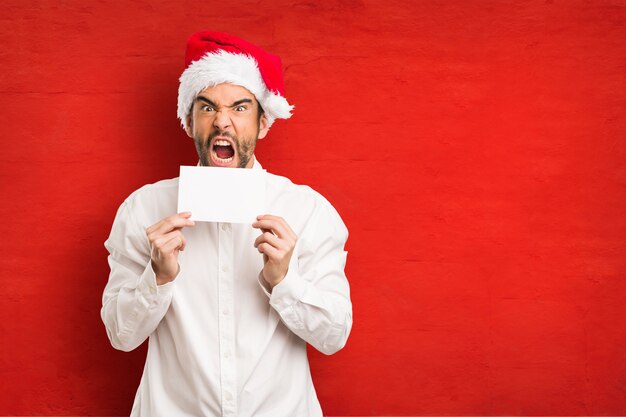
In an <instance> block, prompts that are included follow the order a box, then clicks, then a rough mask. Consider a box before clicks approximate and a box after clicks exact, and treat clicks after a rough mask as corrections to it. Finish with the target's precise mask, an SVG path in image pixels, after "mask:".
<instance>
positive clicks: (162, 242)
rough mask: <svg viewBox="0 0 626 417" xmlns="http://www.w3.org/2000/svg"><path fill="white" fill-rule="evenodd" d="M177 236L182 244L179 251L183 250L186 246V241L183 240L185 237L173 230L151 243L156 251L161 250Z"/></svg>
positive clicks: (178, 231)
mask: <svg viewBox="0 0 626 417" xmlns="http://www.w3.org/2000/svg"><path fill="white" fill-rule="evenodd" d="M176 236H178V238H179V239H180V241H181V242H182V247H181V249H180V250H185V246H186V244H187V240H186V239H185V236H183V234H182V232H181V231H180V230H174V231H172V232H169V233H166V234H164V235H161V236H159V237H158V238H156V239H155V240H154V242H153V246H155V247H156V248H157V249H159V250H161V248H162V247H163V246H164V245H165V244H166V243H167V242H169V241H170V240H172V238H174V237H176Z"/></svg>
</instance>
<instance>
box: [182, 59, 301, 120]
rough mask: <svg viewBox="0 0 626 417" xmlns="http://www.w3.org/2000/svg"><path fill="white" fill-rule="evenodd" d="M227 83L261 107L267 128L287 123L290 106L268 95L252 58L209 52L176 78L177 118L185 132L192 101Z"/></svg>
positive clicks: (285, 101)
mask: <svg viewBox="0 0 626 417" xmlns="http://www.w3.org/2000/svg"><path fill="white" fill-rule="evenodd" d="M221 83H231V84H235V85H240V86H242V87H245V88H247V89H248V90H249V91H250V92H251V93H252V94H254V96H255V97H256V99H257V101H258V102H259V103H260V104H261V107H263V110H264V111H265V114H266V116H267V122H268V125H269V126H271V125H272V124H273V123H274V120H275V119H288V118H290V117H291V110H293V108H294V106H292V105H290V104H289V103H288V102H287V100H286V99H285V98H284V97H282V96H280V95H279V94H277V93H275V92H272V91H269V90H268V89H267V87H266V86H265V83H264V82H263V78H262V77H261V72H260V71H259V67H258V65H257V62H256V60H255V59H254V58H252V57H250V56H249V55H245V54H235V53H231V52H227V51H218V52H209V53H207V54H206V55H204V56H203V57H202V58H200V59H199V60H197V61H194V62H192V63H191V64H190V65H189V66H188V67H187V69H186V70H185V71H184V72H183V74H182V75H181V76H180V86H179V88H178V118H179V119H180V122H181V124H182V126H183V127H184V128H187V127H188V126H187V116H188V115H189V112H190V111H191V106H192V105H193V101H194V100H195V99H196V97H197V96H198V94H199V93H200V92H201V91H202V90H204V89H205V88H207V87H212V86H214V85H217V84H221Z"/></svg>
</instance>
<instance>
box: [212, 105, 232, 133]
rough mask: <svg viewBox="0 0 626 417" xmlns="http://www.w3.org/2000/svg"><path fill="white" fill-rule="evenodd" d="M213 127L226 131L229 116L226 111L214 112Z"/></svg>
mask: <svg viewBox="0 0 626 417" xmlns="http://www.w3.org/2000/svg"><path fill="white" fill-rule="evenodd" d="M213 127H215V128H216V129H219V130H226V129H228V128H229V127H230V116H229V115H228V109H225V110H218V111H216V112H215V119H214V120H213Z"/></svg>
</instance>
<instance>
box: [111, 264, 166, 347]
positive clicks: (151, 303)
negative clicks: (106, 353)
mask: <svg viewBox="0 0 626 417" xmlns="http://www.w3.org/2000/svg"><path fill="white" fill-rule="evenodd" d="M110 263H111V264H112V267H111V276H110V278H109V283H108V284H107V287H106V288H105V290H104V295H103V302H102V310H101V316H102V321H103V322H104V325H105V327H106V331H107V335H108V337H109V340H110V341H111V345H112V346H113V347H114V348H116V349H119V350H123V351H130V350H133V349H135V348H136V347H137V346H139V345H141V343H143V341H144V340H146V338H147V337H148V336H150V334H151V333H152V332H154V330H155V329H156V327H157V326H158V324H159V323H160V321H161V320H162V319H163V317H164V316H165V313H166V312H167V310H168V308H169V305H170V303H171V300H172V288H173V285H174V283H173V282H170V283H167V284H164V285H160V286H158V285H157V284H156V278H155V275H154V271H153V270H152V266H151V264H150V262H148V265H147V266H146V268H145V270H144V271H143V273H141V275H139V276H137V275H135V274H133V273H132V272H131V271H130V270H129V269H128V268H124V267H123V266H121V265H117V266H114V265H115V261H112V260H110Z"/></svg>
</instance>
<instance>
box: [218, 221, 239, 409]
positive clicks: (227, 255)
mask: <svg viewBox="0 0 626 417" xmlns="http://www.w3.org/2000/svg"><path fill="white" fill-rule="evenodd" d="M231 229H232V227H231V225H230V224H228V223H221V224H220V227H219V258H218V259H219V261H218V262H219V265H218V268H219V269H218V292H219V294H218V304H219V305H218V311H219V312H220V313H221V314H219V348H220V379H221V389H222V393H221V394H222V415H223V416H224V417H231V416H233V417H234V416H236V415H237V398H236V392H237V380H236V376H237V363H236V358H235V356H234V352H235V317H234V314H233V313H234V288H233V285H234V283H233V274H232V271H233V264H234V259H233V253H234V243H233V236H232V230H231Z"/></svg>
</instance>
